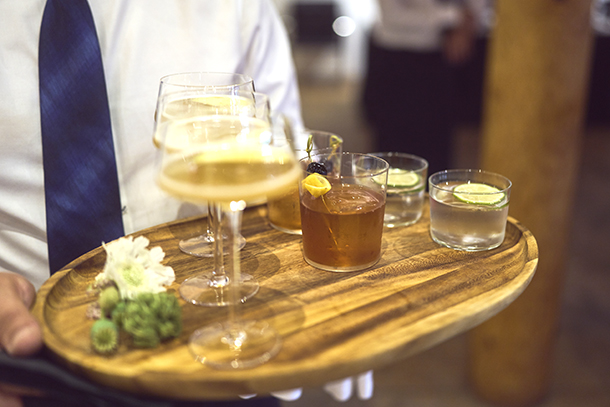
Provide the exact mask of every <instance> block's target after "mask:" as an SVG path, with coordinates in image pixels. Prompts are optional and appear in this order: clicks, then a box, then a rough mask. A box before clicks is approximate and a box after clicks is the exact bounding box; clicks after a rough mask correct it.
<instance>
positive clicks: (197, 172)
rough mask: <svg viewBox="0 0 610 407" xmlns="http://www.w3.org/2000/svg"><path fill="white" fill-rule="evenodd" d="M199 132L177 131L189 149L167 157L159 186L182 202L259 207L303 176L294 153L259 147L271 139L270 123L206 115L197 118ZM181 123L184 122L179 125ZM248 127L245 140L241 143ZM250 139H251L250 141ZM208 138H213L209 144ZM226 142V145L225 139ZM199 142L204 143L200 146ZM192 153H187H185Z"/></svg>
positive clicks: (253, 119) (168, 150)
mask: <svg viewBox="0 0 610 407" xmlns="http://www.w3.org/2000/svg"><path fill="white" fill-rule="evenodd" d="M197 120H198V124H199V125H200V128H196V127H193V128H184V127H187V126H190V124H191V121H189V120H185V121H182V123H183V127H182V128H180V127H179V124H178V125H176V124H174V127H175V128H176V127H178V128H177V129H175V131H179V132H181V133H187V134H188V137H187V136H185V137H184V140H187V141H186V143H187V144H188V145H189V146H190V147H189V148H188V149H187V148H185V147H184V146H183V148H182V150H181V151H176V152H175V153H172V150H173V149H172V148H171V147H167V148H166V151H167V152H168V154H166V155H165V156H164V162H163V164H162V171H161V173H160V175H159V178H158V183H159V186H160V187H161V188H162V189H164V190H165V191H166V192H167V193H169V194H170V195H173V196H175V197H176V198H178V199H181V200H184V201H187V202H193V203H199V204H200V203H205V202H216V203H227V204H228V203H230V202H231V201H239V200H243V201H245V202H246V203H248V204H256V203H259V202H261V201H264V200H266V199H267V198H268V197H277V196H278V195H281V194H283V193H284V191H286V189H288V188H290V187H291V185H292V184H294V183H296V182H297V180H298V178H299V177H300V175H301V172H300V169H299V168H298V166H297V165H296V164H295V158H294V156H293V155H292V153H291V152H290V151H286V150H284V149H281V150H277V151H276V150H274V148H273V147H271V146H267V145H265V146H260V145H259V144H258V140H259V139H263V138H271V134H270V132H269V124H268V123H266V122H265V121H263V120H260V119H256V118H244V117H241V118H240V117H236V116H205V117H202V118H198V119H197ZM178 123H180V122H178ZM244 123H247V126H248V128H247V135H246V136H247V137H246V138H245V139H243V140H241V139H239V137H240V136H239V134H240V133H241V132H243V131H244V127H243V124H244ZM248 139H252V140H253V142H250V141H249V140H248ZM209 140H215V141H214V142H213V143H208V141H209ZM223 140H225V141H223ZM198 144H200V145H198ZM186 150H188V154H185V153H184V151H186Z"/></svg>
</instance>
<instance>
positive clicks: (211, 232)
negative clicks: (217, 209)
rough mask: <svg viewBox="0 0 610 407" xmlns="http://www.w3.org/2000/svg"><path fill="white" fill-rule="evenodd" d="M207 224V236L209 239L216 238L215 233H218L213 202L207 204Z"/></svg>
mask: <svg viewBox="0 0 610 407" xmlns="http://www.w3.org/2000/svg"><path fill="white" fill-rule="evenodd" d="M206 210H207V213H208V216H207V226H206V229H205V236H206V237H207V238H208V239H209V238H212V239H215V238H216V236H215V233H216V227H215V226H214V221H215V219H216V218H215V215H214V209H213V208H212V204H208V205H207V208H206Z"/></svg>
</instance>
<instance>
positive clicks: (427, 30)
mask: <svg viewBox="0 0 610 407" xmlns="http://www.w3.org/2000/svg"><path fill="white" fill-rule="evenodd" d="M487 2H488V0H459V1H458V0H378V6H379V12H378V19H377V21H376V22H375V24H374V25H373V38H374V40H375V42H376V43H377V44H378V45H380V46H382V47H384V48H388V49H396V50H401V49H408V50H413V51H437V50H439V49H440V48H441V44H442V40H443V33H444V31H445V30H447V29H450V28H452V27H455V26H456V25H458V24H459V23H460V20H461V18H462V11H461V10H462V8H463V7H468V8H469V9H470V11H471V12H473V13H474V15H475V17H476V19H477V21H480V19H481V18H482V16H481V15H482V14H483V11H484V10H485V7H486V6H487Z"/></svg>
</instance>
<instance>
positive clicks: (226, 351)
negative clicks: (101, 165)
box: [158, 115, 301, 369]
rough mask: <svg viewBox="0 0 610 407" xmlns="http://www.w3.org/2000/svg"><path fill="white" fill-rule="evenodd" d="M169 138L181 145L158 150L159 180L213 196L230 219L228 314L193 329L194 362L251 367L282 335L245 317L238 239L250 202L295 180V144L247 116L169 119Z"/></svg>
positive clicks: (182, 195)
mask: <svg viewBox="0 0 610 407" xmlns="http://www.w3.org/2000/svg"><path fill="white" fill-rule="evenodd" d="M161 131H162V135H163V137H164V138H165V139H166V140H168V139H170V138H173V139H181V140H183V142H181V143H180V144H179V148H167V146H168V145H169V144H168V143H165V144H162V148H161V149H160V155H161V157H160V160H159V166H158V167H159V171H158V184H159V186H160V187H161V188H162V189H163V190H165V191H166V192H167V193H169V194H170V195H173V196H174V197H177V198H179V199H182V200H185V201H189V202H193V203H202V202H212V203H213V204H214V206H215V207H217V208H219V209H220V210H221V212H222V216H224V217H226V219H228V221H229V224H230V233H229V235H230V236H231V239H232V244H231V245H230V247H229V252H230V256H229V259H231V261H230V264H231V267H228V278H229V284H228V285H227V286H226V287H227V288H228V292H229V296H230V297H231V298H232V300H230V301H229V302H228V306H227V308H228V320H227V321H226V322H224V323H219V324H214V325H210V326H204V327H202V328H201V329H198V330H197V331H195V332H194V333H193V334H192V335H191V337H190V340H189V348H190V350H191V352H192V353H193V354H194V355H195V357H196V358H197V360H199V361H201V362H202V363H204V364H206V365H209V366H211V367H214V368H219V369H238V368H249V367H253V366H256V365H259V364H261V363H264V362H266V361H267V360H269V359H270V358H271V357H273V356H274V355H275V354H276V353H277V352H278V351H279V349H280V347H281V339H280V337H279V335H278V333H277V332H276V331H275V330H274V329H273V328H271V327H270V326H269V325H268V324H266V323H265V322H261V321H244V320H242V319H241V317H240V315H239V312H240V308H241V305H240V302H241V301H239V299H240V298H241V297H242V293H241V283H240V282H241V278H240V274H241V266H240V259H239V250H238V247H237V246H238V244H237V242H236V240H235V239H234V237H235V236H236V235H238V234H239V231H240V227H241V218H242V212H243V210H244V209H245V207H246V205H247V204H249V203H259V202H263V201H265V200H267V199H269V198H273V197H277V196H278V195H280V194H282V193H284V192H285V190H286V189H288V188H290V187H291V186H292V185H293V184H294V183H295V182H297V180H298V178H299V176H300V173H301V171H300V169H299V167H298V164H297V162H296V158H295V156H294V153H293V151H292V149H291V148H290V146H289V145H288V144H287V143H285V142H282V141H280V139H279V138H278V139H274V137H273V131H272V126H271V124H270V122H269V121H268V120H261V119H260V118H258V117H252V116H246V115H242V116H239V115H232V116H229V115H211V116H199V117H190V118H186V119H176V120H168V121H166V122H165V123H163V124H162V128H161Z"/></svg>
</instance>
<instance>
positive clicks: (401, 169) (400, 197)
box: [372, 152, 428, 228]
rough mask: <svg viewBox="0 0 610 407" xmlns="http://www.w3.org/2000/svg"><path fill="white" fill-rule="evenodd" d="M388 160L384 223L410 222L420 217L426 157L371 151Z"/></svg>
mask: <svg viewBox="0 0 610 407" xmlns="http://www.w3.org/2000/svg"><path fill="white" fill-rule="evenodd" d="M372 155H374V156H376V157H380V158H383V159H384V160H386V161H387V162H388V164H390V169H389V171H388V190H387V197H386V203H385V216H384V219H383V221H384V224H385V226H386V227H388V228H395V227H399V226H407V225H412V224H413V223H415V222H417V221H418V220H419V218H421V214H422V210H423V207H424V192H425V191H426V181H427V178H428V161H426V160H425V159H423V158H421V157H418V156H416V155H412V154H405V153H396V152H385V153H373V154H372Z"/></svg>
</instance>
